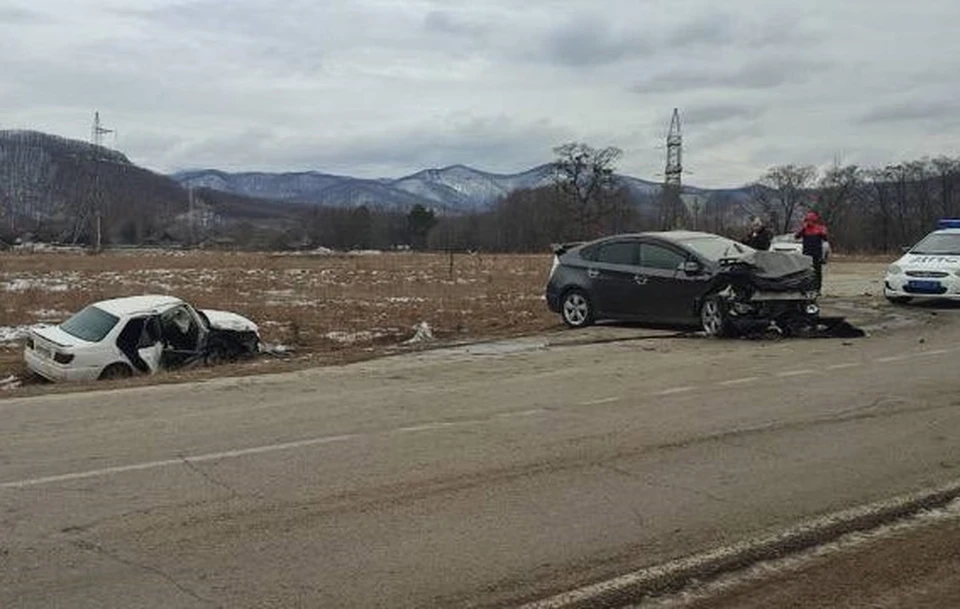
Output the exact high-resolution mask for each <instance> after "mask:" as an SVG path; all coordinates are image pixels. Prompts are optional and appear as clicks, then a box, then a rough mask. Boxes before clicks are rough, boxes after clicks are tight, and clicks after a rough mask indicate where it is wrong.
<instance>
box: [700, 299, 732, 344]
mask: <svg viewBox="0 0 960 609" xmlns="http://www.w3.org/2000/svg"><path fill="white" fill-rule="evenodd" d="M700 324H701V326H702V327H703V332H704V334H706V335H707V336H712V337H718V338H723V337H726V336H730V335H731V334H732V331H731V324H730V318H729V317H728V315H727V309H726V307H725V306H724V303H723V302H722V301H721V300H720V299H719V298H717V297H716V296H711V297H709V298H707V299H706V300H704V301H703V306H702V307H700Z"/></svg>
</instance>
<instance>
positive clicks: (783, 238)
mask: <svg viewBox="0 0 960 609" xmlns="http://www.w3.org/2000/svg"><path fill="white" fill-rule="evenodd" d="M773 242H774V243H799V242H800V240H799V239H797V238H796V237H795V236H794V235H792V234H786V235H777V236H776V237H774V238H773Z"/></svg>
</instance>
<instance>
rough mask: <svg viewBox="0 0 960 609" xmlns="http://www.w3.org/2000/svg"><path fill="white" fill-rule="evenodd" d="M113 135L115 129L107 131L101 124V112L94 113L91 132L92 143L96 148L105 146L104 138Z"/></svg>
mask: <svg viewBox="0 0 960 609" xmlns="http://www.w3.org/2000/svg"><path fill="white" fill-rule="evenodd" d="M108 133H113V129H107V128H106V127H104V126H103V125H102V124H101V123H100V112H94V113H93V129H91V131H90V143H91V144H93V145H94V146H103V136H104V135H106V134H108Z"/></svg>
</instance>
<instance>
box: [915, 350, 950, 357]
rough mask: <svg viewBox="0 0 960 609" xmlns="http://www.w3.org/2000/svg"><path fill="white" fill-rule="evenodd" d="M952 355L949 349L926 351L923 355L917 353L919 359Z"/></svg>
mask: <svg viewBox="0 0 960 609" xmlns="http://www.w3.org/2000/svg"><path fill="white" fill-rule="evenodd" d="M948 353H950V350H949V349H934V350H933V351H924V352H923V353H917V357H926V356H928V355H946V354H948Z"/></svg>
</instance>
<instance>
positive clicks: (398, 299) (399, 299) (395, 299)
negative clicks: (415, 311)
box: [387, 296, 427, 304]
mask: <svg viewBox="0 0 960 609" xmlns="http://www.w3.org/2000/svg"><path fill="white" fill-rule="evenodd" d="M426 301H427V299H426V298H421V297H419V296H390V297H389V298H387V302H391V303H397V304H408V303H411V302H426Z"/></svg>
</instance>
